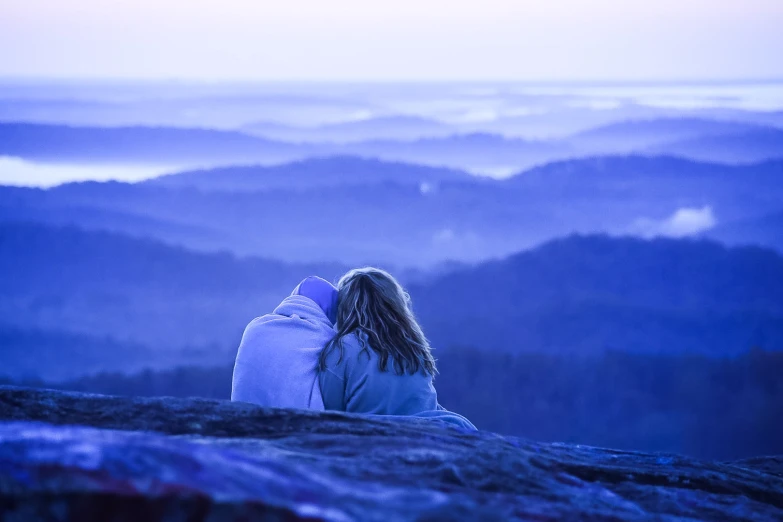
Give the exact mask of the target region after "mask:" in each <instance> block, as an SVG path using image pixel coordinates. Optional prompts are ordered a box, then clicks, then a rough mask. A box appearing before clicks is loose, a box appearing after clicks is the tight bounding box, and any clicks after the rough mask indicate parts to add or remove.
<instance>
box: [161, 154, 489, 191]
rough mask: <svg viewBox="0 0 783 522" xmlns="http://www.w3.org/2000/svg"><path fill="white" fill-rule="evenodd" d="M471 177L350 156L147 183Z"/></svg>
mask: <svg viewBox="0 0 783 522" xmlns="http://www.w3.org/2000/svg"><path fill="white" fill-rule="evenodd" d="M474 179H475V177H474V176H471V175H470V174H467V173H465V172H462V171H459V170H455V169H445V168H435V167H425V166H420V165H412V164H406V163H394V162H387V161H379V160H374V159H366V158H358V157H351V156H332V157H324V158H311V159H306V160H302V161H297V162H294V163H286V164H283V165H276V166H270V167H264V166H245V167H221V168H214V169H207V170H197V171H191V172H180V173H176V174H170V175H166V176H161V177H158V178H155V179H152V180H149V181H147V183H149V184H151V185H159V186H165V187H194V188H197V189H199V190H206V191H231V192H249V191H257V190H307V189H313V188H321V187H340V186H353V185H374V184H380V183H396V184H412V185H415V186H418V187H422V188H423V189H424V190H428V189H433V188H434V185H436V184H438V183H442V182H451V181H463V182H467V181H471V180H474Z"/></svg>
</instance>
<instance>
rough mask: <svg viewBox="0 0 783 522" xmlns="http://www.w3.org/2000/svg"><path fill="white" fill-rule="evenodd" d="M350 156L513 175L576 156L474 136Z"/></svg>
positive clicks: (367, 148)
mask: <svg viewBox="0 0 783 522" xmlns="http://www.w3.org/2000/svg"><path fill="white" fill-rule="evenodd" d="M343 150H344V151H345V152H347V153H350V154H357V155H361V156H369V157H375V158H380V159H387V160H397V161H407V162H413V163H421V164H424V165H434V166H445V167H454V168H463V169H468V170H472V171H476V172H483V173H494V172H498V173H502V174H505V173H510V172H513V171H519V170H522V169H525V168H528V167H531V166H533V165H537V164H540V163H546V162H548V161H551V160H553V159H559V158H563V157H568V156H569V155H571V154H572V153H573V151H572V149H571V147H570V146H569V145H568V144H565V143H561V142H550V141H530V140H523V139H519V138H506V137H503V136H501V135H498V134H489V133H473V134H462V135H454V136H449V137H444V138H424V139H420V140H413V141H407V142H405V141H382V140H378V141H365V142H361V143H356V144H351V145H346V146H344V147H343Z"/></svg>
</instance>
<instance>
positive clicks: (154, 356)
mask: <svg viewBox="0 0 783 522" xmlns="http://www.w3.org/2000/svg"><path fill="white" fill-rule="evenodd" d="M0 346H2V347H3V349H2V350H0V379H2V378H3V377H9V376H13V377H15V378H17V379H20V378H21V379H45V380H48V381H50V382H51V381H60V380H64V379H72V378H76V377H80V376H83V375H88V374H93V373H98V372H106V371H116V372H133V371H139V370H142V369H147V368H166V367H169V366H171V365H176V364H181V362H182V361H183V360H186V359H192V360H193V362H194V363H197V362H198V363H202V362H203V363H205V364H215V362H216V361H218V360H219V359H220V357H219V356H218V355H217V354H213V355H211V356H209V355H206V356H205V354H199V353H198V351H196V350H189V351H183V352H182V353H180V354H176V353H171V352H166V351H164V350H154V349H151V348H149V347H146V346H143V345H141V344H138V343H131V342H119V341H117V340H116V339H113V338H112V337H111V336H109V335H103V334H101V335H85V334H74V333H69V332H67V331H60V330H56V329H55V330H40V329H35V328H16V327H8V326H0ZM185 354H187V356H186V355H185ZM224 359H228V357H225V356H224Z"/></svg>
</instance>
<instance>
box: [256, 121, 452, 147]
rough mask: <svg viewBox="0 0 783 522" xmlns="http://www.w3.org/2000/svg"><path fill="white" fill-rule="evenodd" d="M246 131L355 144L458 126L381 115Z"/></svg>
mask: <svg viewBox="0 0 783 522" xmlns="http://www.w3.org/2000/svg"><path fill="white" fill-rule="evenodd" d="M242 131H244V132H247V133H249V134H253V135H256V136H262V137H265V138H269V139H275V140H284V141H294V142H303V141H304V142H325V143H353V142H360V141H367V140H403V141H410V140H417V139H421V138H432V137H438V136H440V137H442V136H448V135H450V134H454V133H455V132H456V131H457V129H456V128H454V127H452V126H450V125H447V124H445V123H442V122H439V121H436V120H431V119H428V118H422V117H419V116H406V115H396V116H381V117H376V118H367V119H362V120H356V121H349V122H344V123H335V124H331V125H321V126H318V127H292V126H288V125H281V124H275V123H267V122H258V123H252V124H249V125H246V126H244V127H243V128H242Z"/></svg>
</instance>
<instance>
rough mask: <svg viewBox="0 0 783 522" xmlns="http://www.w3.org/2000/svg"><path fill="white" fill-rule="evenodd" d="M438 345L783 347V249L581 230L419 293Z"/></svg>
mask: <svg viewBox="0 0 783 522" xmlns="http://www.w3.org/2000/svg"><path fill="white" fill-rule="evenodd" d="M410 291H411V295H412V296H413V299H414V308H415V310H416V313H417V315H418V316H419V317H420V318H421V320H422V321H423V323H424V326H425V330H426V333H427V334H428V336H429V337H430V338H431V339H432V341H433V342H434V343H435V346H441V347H448V346H453V345H455V344H458V345H461V346H477V347H483V348H484V349H487V350H508V351H543V352H551V353H561V354H588V353H595V352H600V351H603V350H607V349H614V350H620V351H628V352H644V353H669V354H682V353H691V354H693V353H699V354H704V355H711V356H732V355H736V354H739V353H743V352H744V351H746V350H748V349H749V348H751V347H752V346H759V347H762V348H767V349H775V350H780V349H783V257H781V256H779V255H777V254H775V253H774V252H772V251H769V250H762V249H759V248H738V249H727V248H725V247H723V246H720V245H718V244H716V243H709V242H704V241H689V240H686V241H683V240H655V241H645V240H639V239H630V238H615V239H612V238H609V237H600V236H588V237H580V236H573V237H569V238H566V239H560V240H555V241H552V242H550V243H547V244H545V245H543V246H541V247H540V248H537V249H535V250H532V251H528V252H523V253H521V254H516V255H513V256H511V257H509V258H507V259H503V260H500V261H493V262H487V263H484V264H481V265H479V266H476V267H474V268H468V269H464V270H460V271H456V272H453V273H451V274H449V275H446V276H444V277H442V278H440V279H438V280H436V281H434V282H431V283H430V284H427V285H422V286H417V287H414V288H411V289H410Z"/></svg>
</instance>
